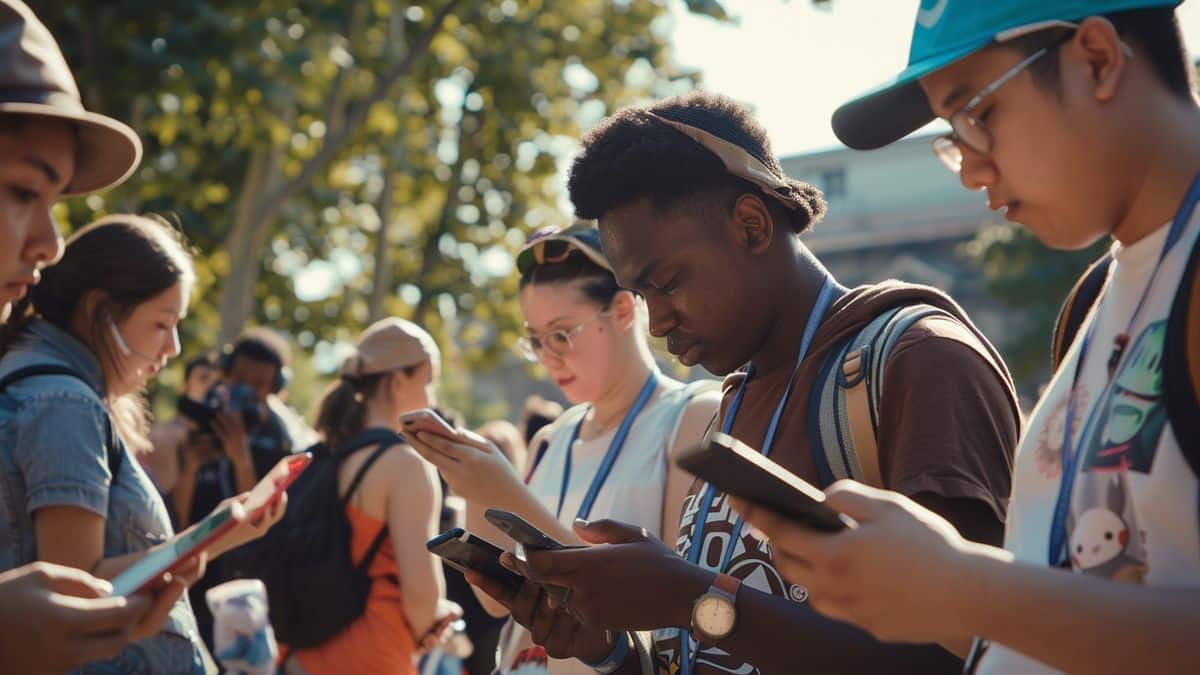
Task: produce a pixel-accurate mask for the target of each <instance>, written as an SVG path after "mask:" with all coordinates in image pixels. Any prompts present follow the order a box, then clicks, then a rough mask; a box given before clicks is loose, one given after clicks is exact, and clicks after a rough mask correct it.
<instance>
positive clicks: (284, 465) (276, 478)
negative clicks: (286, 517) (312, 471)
mask: <svg viewBox="0 0 1200 675" xmlns="http://www.w3.org/2000/svg"><path fill="white" fill-rule="evenodd" d="M312 460H313V456H312V453H311V452H302V453H299V454H295V455H288V456H287V457H284V458H283V459H281V460H279V462H278V463H277V464H276V465H275V466H274V467H272V468H271V470H270V471H268V472H267V475H265V476H263V477H262V479H261V480H260V481H258V483H256V484H255V485H254V487H252V488H250V490H249V491H248V492H247V493H246V498H245V499H244V500H242V506H243V507H245V509H246V514H247V518H248V519H249V520H251V521H257V520H258V519H259V518H260V517H261V516H262V514H263V512H264V511H266V510H267V508H269V507H271V506H274V505H275V504H278V503H279V501H280V500H281V499H283V494H284V493H285V492H287V489H288V488H289V487H291V486H292V483H295V482H296V479H297V478H299V477H300V474H301V473H303V472H304V470H305V469H307V468H308V465H309V464H312Z"/></svg>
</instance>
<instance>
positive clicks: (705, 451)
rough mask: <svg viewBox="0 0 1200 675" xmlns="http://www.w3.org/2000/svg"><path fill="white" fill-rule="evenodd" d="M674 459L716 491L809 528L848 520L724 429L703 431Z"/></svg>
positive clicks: (829, 528)
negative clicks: (704, 433) (698, 441)
mask: <svg viewBox="0 0 1200 675" xmlns="http://www.w3.org/2000/svg"><path fill="white" fill-rule="evenodd" d="M675 464H676V465H678V466H679V468H681V469H683V470H684V471H687V472H688V473H690V474H692V475H694V476H697V477H698V478H702V479H704V480H706V481H708V482H709V483H710V484H711V485H713V486H715V487H716V488H717V489H718V490H721V491H722V492H727V493H729V494H733V495H737V496H738V497H741V498H743V499H745V500H747V501H750V502H754V503H755V504H761V505H762V506H763V507H765V508H767V509H770V510H772V511H775V512H776V513H779V514H780V515H783V516H787V517H788V518H791V519H792V520H795V521H796V522H798V523H800V524H802V525H805V526H807V527H811V528H813V529H814V530H819V531H821V532H838V531H840V530H844V529H846V528H847V527H848V526H851V525H852V524H853V521H851V520H849V519H848V518H846V517H845V516H844V515H842V514H840V513H838V512H837V511H834V510H833V509H831V508H829V507H828V506H825V504H824V503H823V502H824V501H825V493H823V492H821V491H820V490H818V489H817V488H816V487H814V486H812V485H811V484H809V483H808V482H807V481H805V480H803V479H802V478H800V477H799V476H797V475H796V474H794V473H792V472H791V471H788V470H787V469H785V468H783V467H782V466H780V465H779V464H777V463H775V462H773V461H771V460H770V459H769V458H767V457H765V456H764V455H763V454H762V453H760V452H758V451H757V450H754V449H753V448H751V447H750V446H748V445H746V444H745V443H743V442H741V441H739V440H737V439H736V438H733V437H732V436H729V435H728V434H722V433H718V432H713V433H711V434H709V437H708V438H707V439H706V440H705V441H704V442H702V443H701V444H700V445H697V446H694V447H691V448H688V449H687V450H684V451H683V452H681V453H679V455H678V456H677V457H676V458H675Z"/></svg>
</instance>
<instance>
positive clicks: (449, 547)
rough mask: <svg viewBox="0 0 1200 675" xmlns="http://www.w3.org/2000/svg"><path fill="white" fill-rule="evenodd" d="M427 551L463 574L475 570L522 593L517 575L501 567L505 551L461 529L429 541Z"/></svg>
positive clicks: (520, 580) (448, 531) (450, 531)
mask: <svg viewBox="0 0 1200 675" xmlns="http://www.w3.org/2000/svg"><path fill="white" fill-rule="evenodd" d="M425 548H427V549H428V550H429V552H430V553H432V554H434V555H436V556H437V557H439V558H442V559H443V560H445V561H446V564H447V565H449V566H450V567H453V568H454V569H456V570H458V571H460V572H465V571H467V570H475V571H476V572H479V573H481V574H483V575H484V576H487V577H490V578H492V579H495V580H496V581H498V582H500V583H501V584H502V585H504V587H505V588H507V589H508V590H510V591H512V592H514V593H515V592H517V591H519V590H520V589H521V585H522V584H523V583H524V582H525V580H524V579H523V578H522V577H521V576H520V575H518V574H517V573H516V572H513V571H512V570H510V569H508V568H507V567H505V566H504V565H501V564H500V554H501V553H503V551H502V550H501V549H500V548H499V547H498V546H496V545H495V544H493V543H491V542H490V541H486V540H484V539H481V538H479V537H477V536H475V535H473V534H471V533H470V532H467V531H466V530H464V529H462V528H461V527H456V528H454V529H451V530H446V531H445V532H443V533H441V534H439V535H438V536H436V537H434V538H433V539H430V540H429V541H428V542H426V543H425Z"/></svg>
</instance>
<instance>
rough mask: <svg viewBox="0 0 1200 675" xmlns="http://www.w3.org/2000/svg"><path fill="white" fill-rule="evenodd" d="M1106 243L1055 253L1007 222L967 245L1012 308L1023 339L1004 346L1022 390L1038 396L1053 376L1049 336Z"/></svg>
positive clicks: (994, 291) (991, 287)
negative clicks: (1062, 308) (1081, 277)
mask: <svg viewBox="0 0 1200 675" xmlns="http://www.w3.org/2000/svg"><path fill="white" fill-rule="evenodd" d="M1108 244H1109V241H1108V240H1107V239H1105V240H1104V241H1101V242H1099V243H1097V244H1096V245H1094V246H1092V247H1090V248H1087V249H1084V250H1082V251H1056V250H1053V249H1049V248H1047V247H1046V246H1044V245H1043V244H1042V243H1041V242H1039V241H1038V240H1037V238H1036V237H1034V236H1033V235H1032V234H1030V232H1029V230H1027V229H1025V228H1023V227H1020V226H1018V225H1014V224H1012V223H1005V224H1003V225H993V226H991V227H988V228H986V229H984V230H983V231H982V232H980V234H979V236H977V237H976V238H975V239H974V240H973V241H971V242H970V243H968V244H967V245H966V253H967V254H968V255H969V256H971V257H972V258H974V260H975V262H976V264H977V265H978V266H979V268H980V271H981V273H982V274H983V276H984V279H985V280H986V283H987V288H988V291H989V292H990V293H991V294H992V295H994V296H995V297H997V298H999V299H1000V301H1001V302H1003V303H1004V304H1005V305H1006V306H1008V307H1010V308H1012V310H1013V316H1014V321H1016V322H1018V323H1019V326H1018V328H1019V330H1018V331H1016V333H1017V335H1018V337H1017V338H1016V339H1015V340H1014V341H1013V342H1012V343H1011V344H1009V345H1007V346H1006V348H1005V360H1006V361H1007V363H1008V366H1009V368H1010V369H1012V373H1013V378H1014V379H1015V380H1016V382H1017V385H1018V389H1020V390H1022V391H1024V392H1034V391H1036V390H1037V388H1038V387H1039V386H1040V385H1041V384H1043V383H1045V382H1046V381H1047V379H1048V378H1049V375H1050V350H1049V347H1050V338H1051V333H1052V332H1053V330H1054V323H1055V318H1056V317H1057V316H1058V309H1059V307H1060V306H1061V305H1062V302H1063V300H1064V299H1065V298H1066V297H1067V293H1069V292H1070V290H1071V287H1072V286H1073V285H1074V284H1075V281H1076V280H1077V279H1078V278H1079V275H1080V274H1082V273H1083V270H1084V268H1086V267H1087V265H1088V264H1089V263H1091V262H1092V261H1093V260H1095V259H1096V258H1098V257H1100V255H1101V254H1103V252H1104V250H1105V248H1106V247H1107V245H1108Z"/></svg>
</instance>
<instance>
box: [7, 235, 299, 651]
mask: <svg viewBox="0 0 1200 675" xmlns="http://www.w3.org/2000/svg"><path fill="white" fill-rule="evenodd" d="M194 278H195V275H194V272H193V270H192V259H191V255H190V254H189V253H188V251H187V249H186V247H185V245H184V243H183V240H182V238H181V237H180V235H179V234H178V233H177V232H176V231H175V230H174V229H173V228H171V227H170V226H168V225H167V224H165V223H163V222H161V221H158V220H154V219H151V218H144V217H138V216H128V215H122V216H109V217H107V218H103V219H101V220H99V221H97V222H95V223H93V224H91V225H89V226H88V227H85V228H84V229H82V230H80V231H79V232H77V233H76V234H75V235H74V236H72V237H71V238H70V240H68V242H67V245H66V249H65V252H64V254H63V257H62V259H61V261H59V262H58V263H57V264H56V265H54V266H52V267H49V268H47V269H46V270H45V271H44V272H43V274H42V281H41V283H40V284H38V285H37V286H35V287H33V288H32V290H31V292H30V294H29V296H28V297H25V298H23V299H22V300H21V301H20V302H19V303H18V304H17V305H16V306H15V307H14V311H13V319H12V320H11V321H10V322H9V324H8V325H7V326H6V327H5V331H4V334H3V345H2V348H3V357H0V379H7V380H8V386H6V387H4V388H3V392H2V393H0V403H2V404H0V495H3V499H0V569H7V568H10V567H15V566H17V565H22V564H25V563H28V562H32V561H35V560H41V561H46V562H51V563H57V564H61V565H66V566H68V567H75V568H78V569H82V570H84V571H87V572H90V573H92V574H95V575H96V576H99V577H102V578H113V577H114V576H116V575H117V574H119V573H120V572H121V571H123V570H124V569H125V568H127V567H129V566H130V565H132V564H133V563H135V562H137V560H139V559H140V558H141V557H142V556H144V555H145V553H146V552H147V551H148V550H149V549H151V548H153V547H155V546H156V545H159V544H162V543H163V542H165V541H167V540H168V539H169V538H170V537H171V536H172V535H173V534H174V533H173V531H172V528H171V523H170V520H169V519H168V517H167V511H166V507H165V506H164V504H163V501H162V498H161V497H160V496H159V494H158V492H157V491H156V490H155V489H154V486H153V484H152V483H151V482H150V479H149V477H147V475H146V473H145V471H143V470H142V468H141V467H140V466H139V464H138V463H137V462H136V461H133V459H132V456H131V455H130V454H129V452H128V451H127V448H141V447H143V446H144V445H145V444H146V443H147V441H146V433H147V430H148V420H149V415H148V410H147V406H146V401H145V397H144V396H143V395H142V389H143V388H144V386H145V384H146V382H147V381H149V379H150V378H151V377H153V376H154V375H155V374H156V373H158V371H159V370H161V369H162V367H163V366H165V365H166V364H167V362H168V361H169V360H170V359H171V358H173V357H175V356H176V355H178V354H179V337H178V333H177V326H178V323H179V321H180V320H181V319H182V318H183V317H184V315H185V313H186V310H187V306H188V299H189V296H190V293H191V290H192V287H193V285H194ZM35 367H36V368H38V369H39V370H40V371H41V372H40V373H39V372H37V371H30V370H27V369H29V368H35ZM51 369H52V370H54V371H55V372H53V373H49V372H46V371H47V370H51ZM23 370H24V371H25V373H24V374H25V375H26V376H23V377H17V374H18V373H19V371H23ZM277 511H278V512H281V511H282V509H277ZM277 517H278V513H271V514H269V515H268V517H266V518H264V519H263V520H264V522H262V523H260V524H259V525H258V526H253V525H249V524H243V525H240V526H238V527H237V528H235V529H234V530H233V531H232V532H231V533H230V534H229V535H226V536H225V537H223V538H222V539H221V540H220V541H218V542H217V543H216V544H214V545H213V546H212V547H210V548H209V555H210V557H215V556H217V555H220V554H221V553H222V552H223V551H225V550H228V549H230V548H233V547H234V546H237V545H240V544H241V543H244V542H245V541H248V540H249V539H251V538H253V537H255V536H258V535H259V534H261V533H262V532H264V531H265V530H266V528H268V527H269V526H270V525H271V524H273V522H274V520H275V519H276V518H277ZM200 566H202V562H201V561H197V563H196V565H195V568H193V569H192V570H191V572H192V573H193V574H194V573H196V572H197V571H198V568H199V567H200ZM113 669H116V670H119V671H121V672H171V673H184V672H197V671H201V670H202V669H211V660H210V659H209V658H208V655H207V653H206V652H205V651H204V647H203V645H202V644H201V642H200V639H199V637H198V636H197V634H196V624H195V617H194V616H193V614H192V610H191V607H190V606H189V604H188V601H187V597H186V596H185V597H182V598H181V599H180V600H179V601H178V602H177V603H176V604H175V607H174V608H173V609H172V610H171V614H170V618H169V619H168V621H167V624H166V626H165V628H164V629H163V630H162V631H159V632H158V633H156V634H154V635H151V636H148V637H147V638H146V639H143V640H140V641H138V642H135V643H133V644H131V645H130V646H128V647H127V648H126V649H125V650H124V651H123V652H121V653H120V654H119V655H118V656H117V657H116V658H115V659H114V660H112V661H109V662H105V663H104V664H89V665H86V666H84V668H83V671H84V672H89V671H98V672H111V671H112V670H113Z"/></svg>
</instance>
